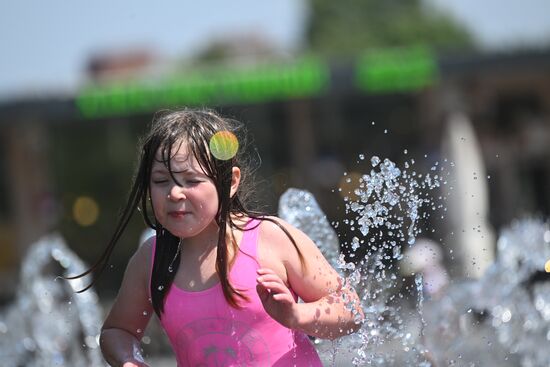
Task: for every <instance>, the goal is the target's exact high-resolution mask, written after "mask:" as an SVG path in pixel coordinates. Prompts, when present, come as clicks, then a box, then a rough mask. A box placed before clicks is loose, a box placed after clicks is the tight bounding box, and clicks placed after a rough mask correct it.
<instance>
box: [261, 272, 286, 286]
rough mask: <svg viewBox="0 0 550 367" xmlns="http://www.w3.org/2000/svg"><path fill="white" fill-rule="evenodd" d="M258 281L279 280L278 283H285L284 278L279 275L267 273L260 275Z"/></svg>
mask: <svg viewBox="0 0 550 367" xmlns="http://www.w3.org/2000/svg"><path fill="white" fill-rule="evenodd" d="M257 280H258V282H260V283H261V282H278V283H281V284H284V283H283V281H282V279H281V278H279V276H278V275H277V274H265V275H260V276H259V277H258V278H257Z"/></svg>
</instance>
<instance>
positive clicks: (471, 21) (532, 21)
mask: <svg viewBox="0 0 550 367" xmlns="http://www.w3.org/2000/svg"><path fill="white" fill-rule="evenodd" d="M426 1H430V2H432V3H434V4H436V5H437V6H438V7H440V8H441V9H443V10H445V11H448V12H450V13H451V14H453V15H454V16H455V17H456V18H457V19H458V20H460V21H461V22H463V23H464V24H466V25H467V26H468V27H470V28H471V29H472V31H473V32H474V34H475V35H476V36H477V37H478V38H479V40H480V41H481V43H482V44H483V45H484V46H486V47H487V48H488V49H491V48H493V49H495V48H502V47H504V46H507V45H510V44H521V43H523V44H528V45H529V44H531V45H536V44H540V43H541V42H542V41H541V40H548V39H550V21H549V16H548V14H550V1H548V0H522V1H517V0H500V1H499V0H482V1H479V0H456V1H449V0H426ZM306 17H307V2H306V0H272V1H258V0H232V1H224V0H202V1H188V0H162V1H159V2H155V3H154V2H152V1H145V0H133V1H129V0H94V1H84V0H72V1H69V0H48V1H43V0H17V1H15V0H12V1H9V0H3V1H1V2H0V47H1V49H2V56H1V57H0V98H2V99H5V98H8V99H9V98H10V97H13V96H17V95H21V94H23V95H25V94H27V95H28V94H32V93H39V92H40V91H44V90H55V91H71V90H74V89H75V88H77V87H78V85H79V83H82V81H83V79H84V68H85V65H86V62H87V60H89V58H90V56H91V55H93V54H94V53H96V52H105V51H109V50H124V49H139V48H149V49H152V50H153V51H155V52H156V53H157V54H159V55H160V56H162V57H164V58H168V59H170V58H173V59H175V58H181V57H185V56H187V55H191V54H193V52H196V51H197V50H199V49H200V48H201V47H203V46H205V45H207V44H208V42H209V40H211V39H213V38H216V37H222V36H224V35H231V34H244V33H252V32H255V33H259V34H262V35H263V36H264V37H266V38H267V39H269V40H271V41H272V42H273V43H274V44H275V45H276V46H277V47H278V48H280V49H281V50H283V51H289V52H292V51H293V50H297V49H299V47H300V44H301V42H302V39H301V36H302V34H303V26H304V20H305V19H306ZM546 42H547V43H546V45H549V43H548V41H546Z"/></svg>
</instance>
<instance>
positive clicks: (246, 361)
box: [83, 110, 362, 367]
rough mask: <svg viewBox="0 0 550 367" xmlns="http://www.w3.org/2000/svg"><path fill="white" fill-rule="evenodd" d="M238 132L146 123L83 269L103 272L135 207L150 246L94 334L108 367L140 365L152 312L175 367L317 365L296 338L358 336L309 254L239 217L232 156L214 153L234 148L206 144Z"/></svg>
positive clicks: (226, 126) (295, 239)
mask: <svg viewBox="0 0 550 367" xmlns="http://www.w3.org/2000/svg"><path fill="white" fill-rule="evenodd" d="M240 132H241V126H240V124H239V123H237V122H236V121H233V120H229V119H226V118H222V117H220V116H219V115H217V114H215V113H214V112H211V111H202V110H182V111H173V112H165V113H163V114H160V115H157V116H156V118H155V119H154V121H153V126H152V129H151V131H150V133H149V134H148V136H147V137H146V138H145V140H144V142H143V145H142V150H141V159H140V162H139V168H138V171H137V174H136V176H135V178H134V183H133V186H132V189H131V192H130V197H129V200H128V203H127V206H126V209H125V211H124V212H123V215H122V217H121V219H120V221H119V224H118V226H117V228H116V230H115V233H114V235H113V238H112V240H111V242H110V243H109V245H108V246H107V248H106V250H105V252H104V253H103V255H102V256H101V258H100V259H99V261H98V262H97V263H96V264H95V265H94V266H93V267H92V268H91V269H90V270H89V271H88V272H90V271H91V270H93V269H96V268H99V270H100V271H101V270H102V269H103V268H104V267H105V266H106V264H107V261H108V258H109V256H110V254H111V252H112V250H113V247H114V246H115V244H116V242H117V240H118V239H119V238H120V236H121V234H122V232H123V231H124V229H125V227H126V224H127V223H128V220H129V219H130V217H131V215H132V213H133V212H134V211H135V208H138V210H140V211H141V213H142V215H143V218H144V219H145V221H146V223H147V224H148V225H149V226H151V227H152V228H154V229H155V230H156V236H155V237H152V238H150V239H149V240H147V241H145V243H143V244H142V245H141V246H140V247H139V248H138V249H137V251H136V253H135V254H134V255H133V256H132V258H131V259H130V261H129V263H128V267H127V269H126V272H125V275H124V279H123V281H122V285H121V288H120V291H119V294H118V296H117V299H116V301H115V303H114V305H113V306H112V309H111V311H110V312H109V314H108V316H107V319H106V320H105V323H104V325H103V328H102V331H101V336H100V345H101V350H102V352H103V355H104V357H105V359H106V360H107V362H108V363H109V364H110V365H112V366H124V367H133V366H140V367H142V366H147V364H146V363H145V362H144V360H143V358H142V357H141V354H140V353H139V350H140V345H139V344H140V340H141V338H142V336H143V331H144V330H145V328H146V326H147V323H148V321H149V319H150V317H151V314H152V312H153V311H154V312H155V313H156V314H157V316H158V317H159V319H160V322H161V324H162V326H163V328H164V330H165V332H166V334H167V335H168V337H169V339H170V342H171V345H172V347H173V349H174V352H175V355H176V358H177V363H178V366H180V367H183V366H293V365H295V366H321V362H320V360H319V357H318V355H317V353H316V351H315V349H314V347H313V345H312V343H311V342H310V341H309V338H308V337H307V336H306V335H311V336H315V337H319V338H328V339H334V338H337V337H339V336H342V335H346V334H349V333H351V332H354V331H356V330H357V329H358V328H359V327H360V321H361V317H362V312H361V309H360V307H359V302H358V299H357V294H356V293H355V291H353V290H352V289H349V288H348V287H345V286H343V284H342V280H341V279H340V278H339V276H338V274H337V272H336V271H335V270H334V269H333V268H331V266H330V265H329V264H328V262H327V261H326V260H325V258H324V257H323V255H322V254H321V252H320V251H319V250H318V248H317V247H316V246H315V244H314V243H313V242H312V241H311V240H310V239H309V238H308V237H307V236H306V235H305V234H304V233H302V232H300V231H299V230H297V229H296V228H293V227H292V226H291V225H289V224H288V223H285V222H283V221H282V220H280V219H278V218H275V217H271V216H263V215H260V214H258V213H255V212H251V211H249V210H247V208H246V207H245V203H244V200H243V199H244V195H245V194H247V193H248V192H246V190H245V186H244V185H245V181H246V179H247V174H248V172H247V171H246V167H244V166H243V163H242V160H241V159H240V156H241V154H240V153H241V152H238V153H237V154H236V155H232V154H231V153H230V154H225V155H224V154H220V149H219V148H220V147H221V148H222V153H224V152H225V153H227V152H228V151H229V152H231V148H236V147H237V142H238V141H237V140H229V141H223V139H222V140H217V141H213V140H211V139H212V138H213V137H214V136H215V135H216V134H217V133H218V135H216V136H217V137H218V138H219V137H220V136H222V137H224V136H225V137H226V138H234V137H235V136H239V134H240ZM219 134H222V135H219ZM241 145H242V144H241ZM224 148H227V149H225V150H224ZM83 275H84V274H83ZM298 298H300V299H301V300H302V301H303V302H298V301H297V300H298Z"/></svg>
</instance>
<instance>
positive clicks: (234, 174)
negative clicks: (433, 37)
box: [229, 167, 241, 197]
mask: <svg viewBox="0 0 550 367" xmlns="http://www.w3.org/2000/svg"><path fill="white" fill-rule="evenodd" d="M240 182H241V169H240V168H239V167H233V168H232V170H231V192H230V193H229V195H230V196H231V197H233V195H235V193H236V192H237V189H238V188H239V183H240Z"/></svg>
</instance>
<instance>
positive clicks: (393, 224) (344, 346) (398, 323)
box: [279, 156, 440, 366]
mask: <svg viewBox="0 0 550 367" xmlns="http://www.w3.org/2000/svg"><path fill="white" fill-rule="evenodd" d="M362 160H363V159H362ZM370 163H371V166H372V169H371V171H370V173H369V174H365V175H363V176H362V177H361V178H360V180H359V182H358V183H357V184H358V185H357V187H356V188H355V189H354V190H352V192H350V193H349V195H348V196H346V197H345V198H344V201H345V203H346V209H347V212H348V213H352V214H353V215H355V217H354V219H351V220H346V221H345V222H344V224H345V225H346V227H345V228H346V230H349V231H350V232H354V231H355V232H357V233H356V236H354V237H353V238H352V240H351V242H350V243H349V244H347V243H344V244H342V245H343V246H345V247H347V250H348V251H347V252H348V254H349V258H351V259H352V260H353V261H349V260H347V259H346V257H345V256H344V254H341V253H340V251H339V244H338V239H337V236H336V234H335V232H334V229H333V228H332V227H331V226H330V224H329V222H328V220H327V219H326V216H325V215H324V213H323V212H322V210H321V209H320V208H319V205H318V204H317V203H316V202H315V199H314V198H313V196H312V195H311V194H310V193H308V192H306V191H302V190H297V189H289V190H288V191H287V192H285V193H284V194H283V196H282V197H281V199H280V202H279V208H280V209H279V216H281V218H283V219H285V220H286V221H288V222H289V223H291V224H293V225H295V226H296V227H298V228H299V229H301V230H302V231H303V232H305V233H306V234H307V235H308V236H310V237H311V238H312V239H313V240H314V242H316V243H317V245H318V246H319V248H320V250H321V252H322V253H323V254H324V255H325V257H327V259H328V261H329V262H330V263H331V264H332V265H333V266H334V267H335V268H336V269H337V270H338V271H339V272H340V274H343V275H344V276H345V283H346V284H350V285H352V286H353V287H354V288H355V289H356V290H357V291H358V294H359V296H360V298H361V306H362V308H363V311H364V314H365V321H364V323H363V326H362V328H361V329H360V330H359V331H358V332H357V333H355V334H353V335H350V336H346V337H343V338H341V339H340V340H339V342H338V346H337V347H335V346H334V345H332V344H330V345H329V344H328V343H324V342H321V341H316V344H317V348H318V350H319V351H320V354H321V357H322V358H323V360H324V361H325V362H330V363H332V365H351V364H353V365H361V366H362V365H374V366H391V365H395V364H407V365H415V366H422V365H424V366H429V365H430V363H429V362H428V360H427V358H426V356H425V354H426V353H425V350H424V348H423V347H422V346H421V344H420V343H419V341H418V338H419V334H420V331H421V330H422V329H423V326H422V325H416V324H414V323H412V324H411V323H409V322H408V320H406V319H405V318H404V316H403V314H404V313H406V312H405V311H406V310H405V309H404V308H403V305H402V304H400V302H398V298H399V297H401V298H403V294H400V293H399V289H398V286H399V281H398V278H397V275H396V274H397V270H398V269H397V267H396V266H395V264H396V263H397V262H398V261H399V260H401V259H402V257H403V255H402V253H401V248H402V247H403V246H404V245H408V246H411V245H413V244H414V242H415V239H416V236H417V235H418V233H420V230H419V228H418V221H419V219H421V218H423V217H425V214H421V213H420V208H421V207H422V205H424V204H430V205H431V206H432V207H434V206H435V204H434V201H433V199H432V198H431V197H430V196H429V194H428V190H432V189H434V188H437V187H439V185H440V178H439V176H438V175H433V176H432V175H430V174H427V175H424V176H423V175H418V174H417V173H416V172H411V173H409V172H408V170H407V168H409V167H410V166H411V165H413V164H414V161H413V160H411V162H410V163H409V162H407V166H406V169H404V170H402V169H399V168H398V167H397V166H396V165H395V163H393V162H392V161H390V160H389V159H384V160H381V159H380V158H378V157H376V156H375V157H372V158H371V160H370ZM348 183H351V179H348ZM356 224H357V226H358V227H356ZM417 288H418V287H417ZM421 307H422V303H421V302H420V303H419V304H418V305H416V309H417V310H420V309H421ZM415 319H416V318H415ZM421 319H422V318H421Z"/></svg>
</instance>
